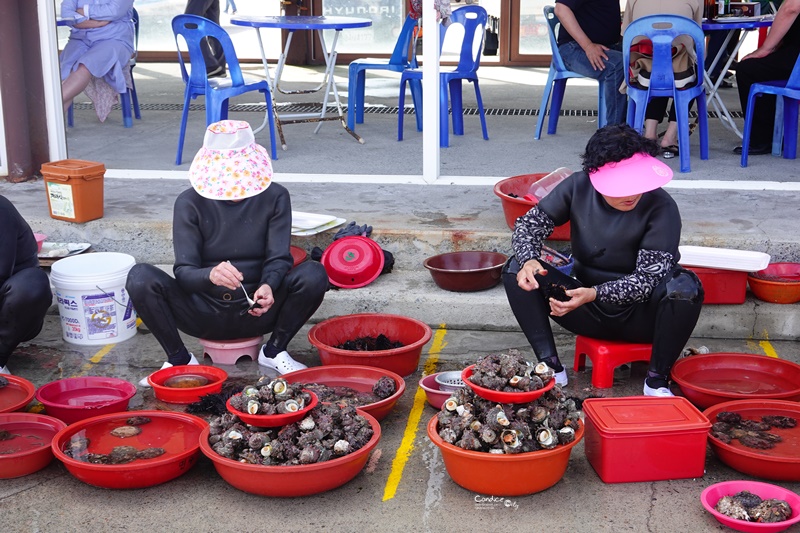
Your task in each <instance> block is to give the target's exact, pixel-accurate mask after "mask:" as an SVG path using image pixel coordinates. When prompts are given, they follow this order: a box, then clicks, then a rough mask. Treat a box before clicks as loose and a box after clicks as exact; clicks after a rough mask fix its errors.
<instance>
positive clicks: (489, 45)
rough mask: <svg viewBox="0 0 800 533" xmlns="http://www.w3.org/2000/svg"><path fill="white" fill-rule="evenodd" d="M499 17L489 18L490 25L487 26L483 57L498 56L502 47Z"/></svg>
mask: <svg viewBox="0 0 800 533" xmlns="http://www.w3.org/2000/svg"><path fill="white" fill-rule="evenodd" d="M498 22H499V21H498V19H497V17H489V23H488V24H487V25H486V37H485V38H484V40H483V55H485V56H496V55H497V49H498V48H499V47H500V39H499V37H498V35H497V30H498Z"/></svg>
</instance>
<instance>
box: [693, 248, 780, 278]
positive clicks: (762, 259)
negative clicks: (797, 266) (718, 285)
mask: <svg viewBox="0 0 800 533" xmlns="http://www.w3.org/2000/svg"><path fill="white" fill-rule="evenodd" d="M678 253H680V254H681V259H680V261H678V263H680V264H681V265H683V266H698V267H706V268H721V269H724V270H741V271H743V272H752V271H754V270H761V269H763V268H766V267H767V265H768V264H769V254H765V253H763V252H753V251H750V250H734V249H732V248H712V247H709V246H678Z"/></svg>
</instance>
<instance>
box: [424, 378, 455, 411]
mask: <svg viewBox="0 0 800 533" xmlns="http://www.w3.org/2000/svg"><path fill="white" fill-rule="evenodd" d="M439 374H441V372H437V373H436V374H431V375H429V376H425V377H424V378H422V379H421V380H419V388H421V389H422V390H424V391H425V397H426V399H427V400H428V403H429V404H431V407H433V408H435V409H441V408H442V406H443V405H444V402H446V401H447V399H448V398H449V397H450V396H452V395H453V393H452V392H446V391H443V390H440V389H439V384H438V383H437V382H436V376H438V375H439Z"/></svg>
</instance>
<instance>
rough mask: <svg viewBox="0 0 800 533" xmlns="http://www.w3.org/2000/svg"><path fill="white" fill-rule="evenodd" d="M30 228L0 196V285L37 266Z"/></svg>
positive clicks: (4, 198) (36, 249)
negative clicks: (26, 269) (13, 276)
mask: <svg viewBox="0 0 800 533" xmlns="http://www.w3.org/2000/svg"><path fill="white" fill-rule="evenodd" d="M37 254H38V246H37V245H36V238H35V237H34V236H33V231H31V227H30V226H29V225H28V223H27V222H25V219H24V218H22V215H20V214H19V211H17V208H16V207H14V204H12V203H11V202H10V201H9V200H8V199H7V198H6V197H5V196H0V285H2V284H3V283H5V282H6V280H7V279H8V278H10V277H11V276H12V275H14V274H16V273H17V272H19V271H20V270H23V269H25V268H32V267H38V266H39V257H38V255H37Z"/></svg>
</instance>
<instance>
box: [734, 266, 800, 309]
mask: <svg viewBox="0 0 800 533" xmlns="http://www.w3.org/2000/svg"><path fill="white" fill-rule="evenodd" d="M747 283H748V284H749V285H750V291H751V292H752V293H753V294H754V295H755V297H756V298H758V299H759V300H763V301H765V302H771V303H776V304H793V303H797V302H800V263H770V265H769V266H768V267H767V268H765V269H763V270H759V271H758V272H753V273H751V274H749V275H748V276H747Z"/></svg>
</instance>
